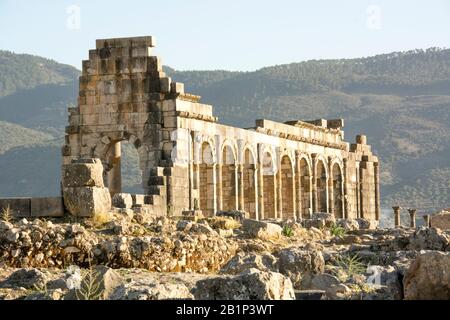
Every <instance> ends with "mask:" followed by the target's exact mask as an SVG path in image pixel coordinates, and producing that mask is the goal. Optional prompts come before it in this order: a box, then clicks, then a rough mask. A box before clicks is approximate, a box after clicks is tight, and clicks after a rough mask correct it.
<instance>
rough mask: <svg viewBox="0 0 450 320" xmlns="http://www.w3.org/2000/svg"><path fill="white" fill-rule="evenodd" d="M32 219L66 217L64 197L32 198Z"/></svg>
mask: <svg viewBox="0 0 450 320" xmlns="http://www.w3.org/2000/svg"><path fill="white" fill-rule="evenodd" d="M30 207H31V216H32V217H61V216H63V215H64V203H63V198H62V197H46V198H31V204H30Z"/></svg>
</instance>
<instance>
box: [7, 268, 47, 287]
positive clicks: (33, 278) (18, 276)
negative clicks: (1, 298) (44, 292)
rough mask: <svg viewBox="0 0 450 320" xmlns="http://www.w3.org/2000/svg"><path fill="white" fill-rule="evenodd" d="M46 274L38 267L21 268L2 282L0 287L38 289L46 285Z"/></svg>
mask: <svg viewBox="0 0 450 320" xmlns="http://www.w3.org/2000/svg"><path fill="white" fill-rule="evenodd" d="M45 283H46V276H45V275H44V274H43V273H42V272H41V271H39V270H38V269H34V268H31V269H26V268H24V269H19V270H17V271H15V272H13V273H12V274H11V275H10V276H9V277H8V278H6V279H5V280H4V281H2V282H0V288H25V289H36V288H42V287H44V285H45Z"/></svg>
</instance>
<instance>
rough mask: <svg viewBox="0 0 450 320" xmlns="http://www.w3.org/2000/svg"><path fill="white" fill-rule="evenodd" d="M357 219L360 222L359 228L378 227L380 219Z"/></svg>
mask: <svg viewBox="0 0 450 320" xmlns="http://www.w3.org/2000/svg"><path fill="white" fill-rule="evenodd" d="M355 220H356V222H358V224H359V229H376V228H377V227H378V221H376V220H373V219H364V218H357V219H355Z"/></svg>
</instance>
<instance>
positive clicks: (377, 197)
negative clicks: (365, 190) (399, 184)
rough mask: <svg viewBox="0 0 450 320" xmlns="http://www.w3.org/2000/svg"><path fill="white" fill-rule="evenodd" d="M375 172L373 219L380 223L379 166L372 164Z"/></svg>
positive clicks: (375, 163) (376, 163)
mask: <svg viewBox="0 0 450 320" xmlns="http://www.w3.org/2000/svg"><path fill="white" fill-rule="evenodd" d="M373 166H374V170H375V218H376V219H377V220H378V221H380V210H381V209H380V165H379V163H378V162H374V163H373Z"/></svg>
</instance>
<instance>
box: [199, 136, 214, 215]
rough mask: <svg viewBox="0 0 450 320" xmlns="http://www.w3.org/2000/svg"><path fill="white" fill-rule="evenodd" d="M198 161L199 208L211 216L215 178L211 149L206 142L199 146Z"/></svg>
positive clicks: (212, 213) (212, 212)
mask: <svg viewBox="0 0 450 320" xmlns="http://www.w3.org/2000/svg"><path fill="white" fill-rule="evenodd" d="M199 161H200V163H199V165H198V168H199V169H198V170H199V175H198V176H199V181H198V191H199V199H200V201H199V202H200V203H199V208H200V209H201V210H202V211H203V213H204V214H206V215H210V216H212V215H214V202H215V185H214V184H215V181H214V180H215V179H214V161H213V151H212V148H211V146H210V144H209V143H208V142H204V143H203V144H202V146H201V149H200V156H199Z"/></svg>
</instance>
